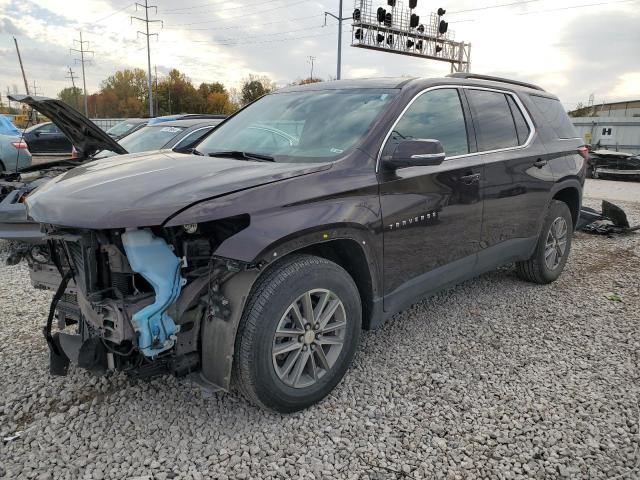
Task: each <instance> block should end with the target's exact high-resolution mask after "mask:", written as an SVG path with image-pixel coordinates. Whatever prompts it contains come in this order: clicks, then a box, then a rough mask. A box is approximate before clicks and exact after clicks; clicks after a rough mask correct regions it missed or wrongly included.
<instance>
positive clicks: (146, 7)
mask: <svg viewBox="0 0 640 480" xmlns="http://www.w3.org/2000/svg"><path fill="white" fill-rule="evenodd" d="M138 7H140V8H144V18H140V17H131V22H132V23H133V21H134V20H138V21H140V22H143V23H144V24H145V27H146V32H141V31H140V30H138V32H137V34H138V35H144V36H145V37H147V66H148V76H149V117H150V118H153V84H152V80H151V45H150V43H149V37H151V36H153V35H155V36H156V37H158V34H157V33H149V24H150V23H160V24H161V25H162V24H163V22H162V20H149V9H151V8H153V9H155V11H156V14H157V13H158V7H157V6H155V5H149V2H148V1H147V0H144V5H142V4H141V3H137V2H136V11H138Z"/></svg>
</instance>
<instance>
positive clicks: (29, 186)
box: [0, 95, 225, 261]
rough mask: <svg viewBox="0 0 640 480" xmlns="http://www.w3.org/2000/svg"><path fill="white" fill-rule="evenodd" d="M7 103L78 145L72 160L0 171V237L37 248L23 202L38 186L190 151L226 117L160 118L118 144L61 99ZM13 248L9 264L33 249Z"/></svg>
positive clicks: (36, 230) (35, 229)
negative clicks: (125, 160) (89, 167)
mask: <svg viewBox="0 0 640 480" xmlns="http://www.w3.org/2000/svg"><path fill="white" fill-rule="evenodd" d="M10 99H11V100H13V101H16V102H22V103H25V104H27V105H28V106H30V107H32V108H33V109H34V110H37V111H38V112H40V113H41V114H43V115H45V116H47V117H48V118H50V119H51V120H52V121H53V122H55V123H56V124H57V126H58V128H59V129H60V131H62V132H63V133H64V134H65V135H67V136H68V137H69V138H70V139H71V141H72V143H73V144H74V145H75V146H77V149H76V148H74V149H73V156H70V158H66V159H61V160H59V161H55V162H49V163H44V164H40V165H34V166H31V167H29V166H28V165H25V167H26V168H21V169H20V168H19V169H18V171H12V172H5V173H0V239H5V240H13V241H16V242H20V243H29V244H31V245H37V244H41V243H42V242H43V236H42V233H41V232H40V226H39V225H38V224H37V223H33V222H31V221H29V220H28V219H27V215H26V210H25V205H24V200H25V199H26V198H27V196H28V195H30V194H31V193H32V192H33V191H34V190H35V189H36V188H38V187H39V186H41V185H43V184H44V183H47V182H49V180H51V179H52V178H54V177H56V176H58V175H60V174H62V173H65V172H66V171H68V170H70V169H72V168H74V167H77V166H79V165H82V164H85V163H87V162H90V161H94V160H100V159H103V158H107V157H110V156H113V155H123V154H126V153H141V152H145V151H148V150H159V149H173V150H174V151H176V152H185V153H186V152H189V150H190V149H191V148H193V147H194V146H195V144H197V143H198V142H199V141H200V140H202V139H203V138H204V137H205V136H206V135H207V134H208V133H209V132H211V130H213V129H214V128H215V127H216V126H217V125H218V124H219V123H221V122H222V121H223V119H224V118H225V117H221V116H220V115H179V116H170V117H159V118H158V119H153V120H154V123H155V125H153V126H146V127H143V128H141V129H140V130H138V131H136V132H134V133H132V134H130V135H128V136H126V137H124V138H123V139H122V140H120V142H116V141H115V140H114V139H113V138H111V137H110V136H109V135H107V133H105V132H104V131H103V130H102V129H101V128H99V127H98V126H97V125H96V124H95V123H93V122H92V121H91V120H89V119H88V118H87V117H85V116H84V115H83V114H81V113H80V112H77V111H76V110H74V109H72V108H71V107H69V106H68V105H66V104H65V103H64V102H61V101H60V100H55V99H52V98H47V97H36V96H27V95H14V96H11V97H10ZM173 118H187V120H172V119H173ZM14 170H15V166H14ZM16 248H17V249H18V250H16V251H15V252H14V253H15V255H13V254H12V255H11V258H12V259H13V260H12V261H19V259H20V258H22V257H24V256H25V255H27V256H28V255H29V254H30V253H29V252H31V250H32V248H33V247H32V246H25V245H17V246H16Z"/></svg>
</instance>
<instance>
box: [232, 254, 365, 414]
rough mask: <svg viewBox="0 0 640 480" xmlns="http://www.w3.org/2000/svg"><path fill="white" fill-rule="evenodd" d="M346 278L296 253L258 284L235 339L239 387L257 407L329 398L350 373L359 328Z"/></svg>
mask: <svg viewBox="0 0 640 480" xmlns="http://www.w3.org/2000/svg"><path fill="white" fill-rule="evenodd" d="M361 317H362V313H361V304H360V296H359V293H358V289H357V287H356V285H355V283H354V282H353V279H352V278H351V277H350V276H349V274H348V273H347V272H346V271H345V270H344V269H343V268H342V267H340V266H339V265H336V264H335V263H333V262H330V261H328V260H325V259H323V258H318V257H313V256H309V255H294V256H291V257H290V258H286V259H284V260H282V261H281V262H280V263H278V264H276V265H274V266H273V267H272V268H271V269H270V270H269V271H268V272H266V273H265V274H263V275H262V276H261V277H260V278H259V279H258V281H257V284H256V285H255V287H254V289H253V292H252V294H251V297H250V298H249V300H248V302H247V306H246V308H245V311H244V313H243V317H242V320H241V321H240V326H239V330H238V335H237V337H236V349H235V358H234V378H235V383H236V385H237V386H238V388H239V390H240V391H241V392H242V393H243V394H244V396H245V397H246V398H247V399H248V400H249V401H251V402H252V403H254V404H256V405H258V406H261V407H265V408H268V409H271V410H275V411H278V412H283V413H288V412H294V411H297V410H301V409H304V408H307V407H309V406H311V405H313V404H314V403H317V402H318V401H320V400H321V399H322V398H324V397H325V396H326V395H327V394H328V393H329V392H331V390H333V388H334V387H335V386H336V385H337V384H338V382H340V380H341V379H342V377H343V376H344V374H345V372H346V371H347V369H348V368H349V365H350V364H351V361H352V360H353V356H354V354H355V351H356V347H357V345H358V340H359V337H360V329H361V323H362V319H361Z"/></svg>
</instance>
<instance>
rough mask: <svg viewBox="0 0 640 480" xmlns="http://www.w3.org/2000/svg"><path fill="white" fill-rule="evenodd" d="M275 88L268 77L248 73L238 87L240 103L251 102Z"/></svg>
mask: <svg viewBox="0 0 640 480" xmlns="http://www.w3.org/2000/svg"><path fill="white" fill-rule="evenodd" d="M275 89H276V85H275V83H273V82H272V81H271V80H270V79H269V77H265V76H262V77H260V76H256V75H249V78H247V79H245V80H244V82H243V83H242V88H241V89H240V90H241V102H242V105H246V104H248V103H251V102H253V101H254V100H257V99H258V98H260V97H262V96H263V95H266V94H267V93H270V92H272V91H274V90H275Z"/></svg>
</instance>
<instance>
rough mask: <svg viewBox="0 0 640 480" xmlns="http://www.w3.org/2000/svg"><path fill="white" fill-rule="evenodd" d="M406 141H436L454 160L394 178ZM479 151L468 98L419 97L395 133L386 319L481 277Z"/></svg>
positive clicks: (385, 190)
mask: <svg viewBox="0 0 640 480" xmlns="http://www.w3.org/2000/svg"><path fill="white" fill-rule="evenodd" d="M405 139H435V140H439V141H440V142H441V143H442V145H443V146H444V149H445V152H446V155H447V157H446V159H445V161H444V162H443V163H442V164H441V165H437V166H415V167H411V166H409V167H406V168H401V169H398V170H395V171H391V172H390V171H386V170H385V168H384V161H385V158H389V157H390V156H391V155H392V153H393V151H394V150H395V148H396V147H397V145H398V143H399V142H401V141H402V140H405ZM474 151H475V139H474V136H473V131H472V130H471V119H470V118H469V112H468V109H467V108H466V104H465V103H464V99H463V97H462V96H461V92H460V91H459V89H457V88H453V87H446V88H442V87H436V88H435V89H428V90H426V91H424V92H422V93H421V94H419V95H418V96H417V97H416V98H415V99H414V100H413V103H411V104H410V106H409V107H408V109H407V110H406V111H405V113H404V114H403V115H402V116H401V118H400V119H399V120H398V122H397V123H396V125H395V126H394V127H393V131H392V133H391V136H390V137H389V139H388V140H387V143H386V144H385V146H384V148H383V152H382V157H381V160H380V163H381V165H380V166H379V173H378V178H379V182H380V202H381V207H382V217H383V228H384V233H383V235H384V260H383V263H384V293H385V304H384V308H385V310H386V311H395V310H398V309H400V308H403V307H404V306H406V305H407V304H408V303H410V302H411V301H412V300H413V299H415V298H416V297H419V296H420V295H421V294H424V293H425V292H428V291H431V290H435V289H437V288H438V287H441V286H443V285H446V284H449V283H453V282H456V281H459V280H461V279H462V278H464V277H466V276H468V275H470V274H471V272H472V271H473V267H474V265H475V261H476V254H477V252H478V249H479V242H480V234H481V227H482V205H483V203H482V200H481V192H480V184H481V180H482V175H483V170H484V167H483V165H482V160H481V158H480V157H479V156H476V155H468V154H469V153H473V152H474Z"/></svg>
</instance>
